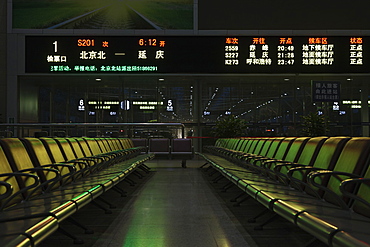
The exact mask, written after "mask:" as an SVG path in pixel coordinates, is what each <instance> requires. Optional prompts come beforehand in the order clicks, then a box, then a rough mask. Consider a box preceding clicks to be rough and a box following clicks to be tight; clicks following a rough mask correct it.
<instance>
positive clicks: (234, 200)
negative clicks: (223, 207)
mask: <svg viewBox="0 0 370 247" xmlns="http://www.w3.org/2000/svg"><path fill="white" fill-rule="evenodd" d="M244 195H245V192H242V193H240V194H239V195H238V196H237V197H235V198H233V199H231V200H230V202H236V201H238V199H239V198H240V197H242V196H244Z"/></svg>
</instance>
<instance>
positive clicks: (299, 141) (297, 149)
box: [284, 137, 310, 162]
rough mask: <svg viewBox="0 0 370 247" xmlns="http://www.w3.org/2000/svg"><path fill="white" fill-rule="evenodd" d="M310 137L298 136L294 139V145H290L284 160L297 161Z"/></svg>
mask: <svg viewBox="0 0 370 247" xmlns="http://www.w3.org/2000/svg"><path fill="white" fill-rule="evenodd" d="M309 139H310V138H309V137H298V138H296V139H295V140H294V141H293V143H292V145H290V147H289V150H288V152H287V153H286V155H285V157H284V160H285V161H288V162H297V161H298V159H299V157H300V155H301V153H302V151H303V148H304V147H305V145H306V143H307V142H308V140H309Z"/></svg>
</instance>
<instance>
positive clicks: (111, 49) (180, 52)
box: [25, 36, 370, 74]
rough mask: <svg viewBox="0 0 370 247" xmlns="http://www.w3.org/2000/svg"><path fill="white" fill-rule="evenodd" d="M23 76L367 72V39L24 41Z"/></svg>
mask: <svg viewBox="0 0 370 247" xmlns="http://www.w3.org/2000/svg"><path fill="white" fill-rule="evenodd" d="M25 57H26V66H25V68H26V71H25V72H26V73H51V74H53V73H66V74H69V73H80V74H82V73H122V74H132V73H140V74H147V73H369V72H370V37H357V36H351V37H330V36H329V37H327V36H325V37H324V36H320V37H319V36H309V37H302V36H300V37H295V36H293V37H289V36H274V37H271V36H249V37H247V36H241V37H238V36H230V37H216V36H177V37H173V36H157V37H117V36H111V37H110V36H107V37H101V36H99V37H93V36H91V37H71V36H62V37H52V36H28V37H26V56H25Z"/></svg>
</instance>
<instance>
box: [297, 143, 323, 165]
mask: <svg viewBox="0 0 370 247" xmlns="http://www.w3.org/2000/svg"><path fill="white" fill-rule="evenodd" d="M327 139H328V137H313V138H310V139H309V140H308V141H307V143H306V144H305V145H304V148H303V150H302V152H301V155H300V156H299V159H298V160H297V163H299V164H302V165H312V164H313V162H314V161H315V159H316V156H317V155H318V153H319V151H320V148H321V146H322V145H323V144H324V142H325V141H326V140H327Z"/></svg>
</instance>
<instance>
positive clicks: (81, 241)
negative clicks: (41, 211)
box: [58, 226, 84, 244]
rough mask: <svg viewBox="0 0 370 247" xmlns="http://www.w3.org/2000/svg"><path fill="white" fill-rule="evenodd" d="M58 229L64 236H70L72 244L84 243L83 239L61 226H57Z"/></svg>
mask: <svg viewBox="0 0 370 247" xmlns="http://www.w3.org/2000/svg"><path fill="white" fill-rule="evenodd" d="M58 231H59V232H61V233H62V234H64V235H65V236H67V237H69V238H71V239H72V240H73V243H74V244H84V241H83V240H82V239H79V238H77V237H76V236H75V235H73V234H71V233H69V232H67V231H66V230H64V229H63V228H62V227H61V226H59V228H58Z"/></svg>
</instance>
